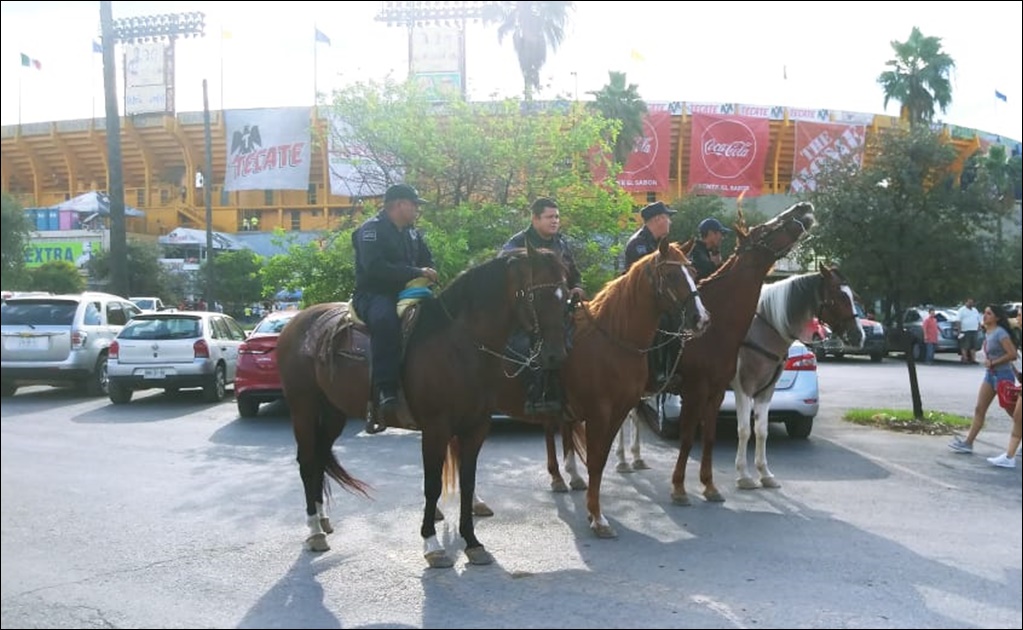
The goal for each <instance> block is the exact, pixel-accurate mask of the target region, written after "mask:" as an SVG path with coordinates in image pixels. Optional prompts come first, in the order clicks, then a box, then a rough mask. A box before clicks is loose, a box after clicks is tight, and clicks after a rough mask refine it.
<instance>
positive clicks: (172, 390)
mask: <svg viewBox="0 0 1023 630" xmlns="http://www.w3.org/2000/svg"><path fill="white" fill-rule="evenodd" d="M163 393H164V394H167V395H168V396H177V395H178V394H180V393H181V388H180V387H165V388H164V390H163Z"/></svg>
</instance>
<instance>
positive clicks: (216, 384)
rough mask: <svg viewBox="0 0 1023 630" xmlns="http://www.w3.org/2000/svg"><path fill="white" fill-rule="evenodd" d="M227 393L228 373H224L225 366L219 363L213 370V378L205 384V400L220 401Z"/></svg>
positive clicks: (203, 390)
mask: <svg viewBox="0 0 1023 630" xmlns="http://www.w3.org/2000/svg"><path fill="white" fill-rule="evenodd" d="M226 395H227V375H226V374H225V373H224V366H223V365H218V366H217V369H216V370H215V371H214V372H213V379H212V380H211V381H210V382H209V383H207V384H206V385H204V386H203V388H202V397H203V400H205V401H206V402H210V403H216V402H220V401H221V400H224V396H226Z"/></svg>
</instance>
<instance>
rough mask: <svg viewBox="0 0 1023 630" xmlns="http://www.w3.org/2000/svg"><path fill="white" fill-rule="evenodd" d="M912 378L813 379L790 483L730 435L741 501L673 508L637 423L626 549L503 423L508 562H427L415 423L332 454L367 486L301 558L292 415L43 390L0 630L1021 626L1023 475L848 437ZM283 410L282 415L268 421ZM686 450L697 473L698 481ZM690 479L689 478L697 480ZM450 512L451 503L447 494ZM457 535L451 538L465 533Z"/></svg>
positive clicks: (895, 372)
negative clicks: (820, 402) (814, 390)
mask: <svg viewBox="0 0 1023 630" xmlns="http://www.w3.org/2000/svg"><path fill="white" fill-rule="evenodd" d="M979 379H980V372H979V371H978V370H976V369H974V368H971V367H961V366H958V365H951V364H946V365H937V366H923V367H921V380H922V383H923V388H924V404H925V406H926V407H928V408H943V409H945V410H948V411H959V412H962V413H965V412H968V411H969V408H970V407H972V400H973V396H974V394H975V389H976V386H977V383H978V382H979ZM905 382H906V381H905V367H904V366H903V365H902V364H901V362H898V361H885V362H884V363H882V364H880V365H875V364H870V363H869V362H867V361H860V360H857V359H847V360H845V361H841V362H828V363H825V364H824V365H823V366H822V368H821V383H822V384H821V387H822V393H823V399H824V401H825V403H824V408H823V410H822V413H821V415H820V416H819V417H818V422H817V424H816V426H815V428H814V433H813V436H812V437H811V439H809V440H805V441H797V440H789V439H787V438H786V437H785V432H784V429H783V428H782V427H780V426H779V427H774V428H773V430H772V437H771V442H770V445H769V456H770V461H771V466H772V469H773V471H774V472H775V474H776V475H777V476H778V477H779V479H780V480H781V482H782V484H783V487H782V488H781V489H779V490H771V491H765V490H759V491H742V492H741V491H738V490H735V489H733V488H732V486H731V483H730V480H731V478H732V470H731V468H732V460H733V457H734V448H735V444H734V437H731V438H729V437H728V436H723V437H722V438H721V440H719V444H718V449H717V451H716V457H715V471H716V475H717V479H718V481H719V485H720V486H721V488H722V489H723V490H724V491H725V493H726V496H727V502H726V503H724V504H721V505H718V504H707V503H703V502H701V501H696V502H695V504H694V505H693V506H692V507H688V508H681V507H677V506H673V505H671V503H670V502H669V501H668V495H669V488H670V484H669V475H670V469H671V466H672V465H673V462H674V458H675V448H674V445H672V444H670V443H668V442H667V441H664V440H660V439H659V438H656V437H653V436H652V435H651V434H650V433H649V432H646V433H645V435H644V437H645V438H646V453H645V454H646V457H647V459H648V461H649V462H650V463H651V465H652V466H653V470H650V471H646V472H643V473H635V474H632V475H620V474H618V473H615V472H613V471H609V472H607V473H606V474H605V484H604V492H603V501H604V508H605V511H606V515H607V516H608V518H609V519H610V520H611V522H612V524H613V525H614V526H615V527H616V528H617V529H618V532H619V534H620V537H619V538H618V539H617V540H610V541H608V540H597V539H595V538H594V537H593V536H592V535H591V534H590V532H589V530H588V527H587V524H586V518H585V513H586V510H585V501H584V497H583V496H582V494H580V493H573V494H562V495H555V494H552V493H550V492H549V491H548V489H547V478H546V473H545V472H544V465H543V457H544V455H543V447H542V436H541V435H540V434H539V433H538V432H537V431H536V430H535V429H534V428H532V427H520V426H517V425H504V426H500V427H496V428H495V432H494V435H492V437H491V439H490V440H488V442H487V444H486V446H485V449H484V452H483V455H482V457H481V473H480V476H481V481H482V483H483V489H484V496H485V498H486V499H487V500H488V501H489V503H490V504H491V506H492V507H494V508H495V510H496V512H497V515H496V516H494V517H492V518H488V519H480V520H479V521H478V527H477V532H478V534H479V536H480V538H481V540H483V542H484V543H486V544H487V547H488V549H489V550H490V551H491V552H492V553H493V554H494V555H495V557H496V558H497V562H496V564H494V565H492V566H488V567H474V566H468V565H467V564H466V562H465V558H464V555H462V554H459V556H458V560H457V562H456V566H455V568H454V569H451V570H429V569H426V568H425V563H424V561H423V559H422V555H421V551H422V544H421V541H420V539H419V536H418V523H419V520H420V514H421V505H422V500H421V483H422V482H421V473H420V464H419V451H418V444H419V439H418V436H417V435H415V434H411V433H405V432H402V431H388V432H387V433H384V434H381V435H377V436H367V435H365V434H363V433H361V428H362V427H361V423H358V422H356V423H353V425H351V426H350V427H349V428H348V430H346V433H345V435H344V436H343V437H342V440H341V441H340V442H339V443H338V446H337V447H336V451H337V453H338V455H339V457H340V458H341V460H342V462H343V463H345V464H346V465H347V466H348V468H349V470H350V471H352V472H353V473H354V474H356V475H357V476H360V477H362V478H364V479H366V480H367V481H369V482H370V483H371V484H372V485H373V487H374V492H373V496H374V499H373V500H365V499H361V498H356V497H352V496H350V495H348V494H346V493H344V492H338V493H336V494H335V502H334V506H333V508H332V516H333V518H334V522H335V526H336V529H337V531H336V532H335V533H334V534H333V535H332V536H331V542H332V545H333V546H334V549H333V550H332V551H330V552H328V553H326V554H321V555H313V554H311V553H308V552H305V551H303V550H302V546H301V541H302V539H303V538H304V534H305V532H304V513H303V502H302V495H301V485H300V482H299V478H298V474H297V467H296V465H295V464H294V461H293V456H294V442H293V439H292V436H291V433H290V426H289V424H288V421H287V418H286V416H284V415H282V413H281V410H280V409H276V410H275V409H273V408H270V409H266V410H265V411H264V413H263V414H261V416H260V417H259V418H256V419H253V420H242V419H239V418H238V417H237V413H236V410H235V407H234V405H233V403H231V402H226V403H223V404H220V405H215V406H207V405H204V404H202V403H201V402H200V400H199V396H198V395H197V394H185V395H182V396H181V397H179V398H176V399H175V398H167V397H165V396H163V395H162V394H157V393H154V394H153V395H150V396H145V395H143V396H140V397H138V399H137V400H135V401H133V402H132V403H131V404H130V405H126V406H119V407H113V406H110V405H108V404H107V402H106V401H105V400H98V399H97V400H90V399H82V398H76V397H74V396H73V395H71V394H70V393H67V392H63V391H59V390H51V389H47V388H30V389H26V390H25V391H24V392H19V394H18V395H17V396H15V397H14V398H10V399H4V402H3V407H2V414H0V415H2V420H0V430H2V441H0V445H2V458H0V464H2V487H0V490H2V499H3V509H2V518H0V525H2V536H0V544H2V553H3V572H2V595H0V604H2V606H0V608H2V610H0V621H2V626H3V627H4V628H13V627H36V628H42V627H51V628H53V627H56V628H65V627H66V628H71V627H80V628H110V627H240V628H256V627H260V628H267V627H271V628H276V627H282V628H283V627H296V628H297V627H302V628H341V627H431V628H441V627H444V628H473V627H548V628H549V627H566V628H567V627H601V628H607V627H637V626H639V627H676V628H677V627H705V628H761V627H786V628H794V627H845V628H858V627H892V628H910V627H913V628H917V627H978V628H981V627H983V628H1019V627H1021V620H1023V612H1021V611H1023V593H1021V570H1023V568H1021V555H1023V554H1021V549H1023V543H1021V535H1023V534H1021V532H1023V526H1021V525H1023V523H1021V503H1023V498H1021V484H1020V472H1019V470H1015V471H1008V470H1001V469H993V468H990V467H988V466H987V464H986V462H984V461H983V459H982V458H981V456H980V455H981V454H987V453H989V452H991V453H993V452H995V451H997V449H998V448H999V447H1000V446H1001V445H1002V444H1003V443H1004V440H1005V437H1006V436H1007V434H1008V422H1007V419H1005V418H1004V415H999V414H1000V413H1001V412H1000V411H997V410H993V411H992V413H991V414H990V418H991V426H990V427H989V429H988V430H986V431H985V433H983V434H982V438H981V440H980V441H979V442H978V455H975V456H972V457H967V456H959V455H954V454H952V453H951V452H950V451H948V450H947V449H946V448H945V442H946V441H947V438H944V437H929V436H912V435H901V434H896V433H891V432H887V431H881V430H877V429H870V428H864V427H858V426H853V425H850V424H848V423H845V422H842V421H841V420H840V419H839V415H840V412H841V409H842V408H843V407H845V406H849V405H851V406H867V405H869V406H901V407H908V396H907V395H906V394H905V392H904V388H905ZM274 412H276V414H275V413H274ZM696 465H697V464H696V463H695V462H693V463H692V464H691V469H690V475H689V477H690V479H691V480H695V478H696V474H695V473H696ZM696 490H697V488H696V487H695V486H693V485H691V486H690V491H691V492H694V493H695V491H696ZM442 505H443V506H444V507H445V509H446V511H447V512H448V513H449V515H451V516H454V514H455V512H456V510H455V506H454V503H453V502H452V499H446V500H445V502H444V503H443V504H442ZM440 531H441V535H442V539H443V541H444V542H445V543H446V544H448V545H449V546H451V547H454V548H458V547H459V546H460V540H459V539H458V538H457V535H456V533H455V532H454V530H453V529H452V526H451V525H450V524H449V525H444V526H443V527H442V528H441V529H440Z"/></svg>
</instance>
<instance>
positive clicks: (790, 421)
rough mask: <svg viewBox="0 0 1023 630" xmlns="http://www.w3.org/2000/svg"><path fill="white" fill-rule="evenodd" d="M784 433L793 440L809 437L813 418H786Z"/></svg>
mask: <svg viewBox="0 0 1023 630" xmlns="http://www.w3.org/2000/svg"><path fill="white" fill-rule="evenodd" d="M785 431H786V432H787V433H788V434H789V437H790V438H791V439H793V440H805V439H806V438H808V437H810V432H811V431H813V418H812V417H810V418H808V417H806V416H799V417H796V418H786V419H785Z"/></svg>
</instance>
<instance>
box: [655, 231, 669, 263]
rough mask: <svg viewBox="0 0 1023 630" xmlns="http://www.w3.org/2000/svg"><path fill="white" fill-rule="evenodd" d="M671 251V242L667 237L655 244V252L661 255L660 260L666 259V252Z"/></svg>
mask: <svg viewBox="0 0 1023 630" xmlns="http://www.w3.org/2000/svg"><path fill="white" fill-rule="evenodd" d="M670 250H671V241H670V240H669V239H668V237H667V236H664V237H662V238H661V240H660V241H659V242H658V243H657V251H658V252H659V253H660V254H661V257H662V258H667V257H668V252H669V251H670Z"/></svg>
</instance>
